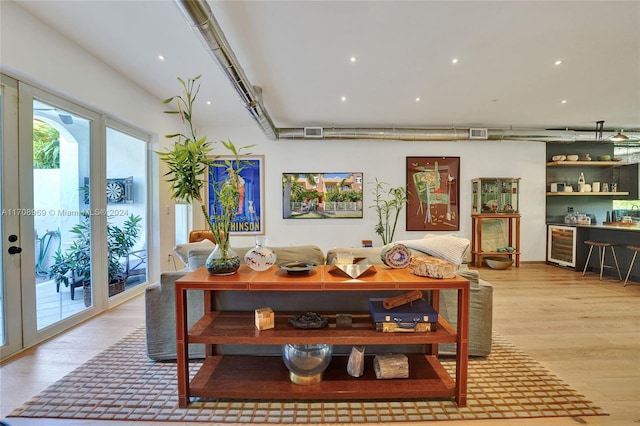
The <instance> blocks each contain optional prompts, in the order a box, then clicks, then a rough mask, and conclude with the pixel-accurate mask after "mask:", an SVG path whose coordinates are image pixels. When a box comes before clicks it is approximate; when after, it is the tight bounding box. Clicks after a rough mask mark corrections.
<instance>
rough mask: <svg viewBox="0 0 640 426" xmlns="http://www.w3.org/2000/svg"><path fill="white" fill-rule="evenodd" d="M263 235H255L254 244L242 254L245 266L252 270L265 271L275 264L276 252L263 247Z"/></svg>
mask: <svg viewBox="0 0 640 426" xmlns="http://www.w3.org/2000/svg"><path fill="white" fill-rule="evenodd" d="M265 239H266V238H265V237H256V246H255V247H254V248H252V249H251V250H249V251H248V252H247V253H246V254H245V255H244V261H245V263H246V264H247V266H248V267H249V268H251V269H253V270H254V271H266V270H267V269H269V268H271V267H272V266H273V265H275V264H276V259H277V256H276V253H275V252H274V251H273V250H271V249H270V248H268V247H264V242H265Z"/></svg>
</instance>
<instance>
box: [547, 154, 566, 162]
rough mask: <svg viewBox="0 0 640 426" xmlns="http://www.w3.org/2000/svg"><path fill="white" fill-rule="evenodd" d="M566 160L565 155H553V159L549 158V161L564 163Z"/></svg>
mask: <svg viewBox="0 0 640 426" xmlns="http://www.w3.org/2000/svg"><path fill="white" fill-rule="evenodd" d="M566 159H567V156H566V155H554V156H553V157H551V161H564V160H566Z"/></svg>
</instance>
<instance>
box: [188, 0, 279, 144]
mask: <svg viewBox="0 0 640 426" xmlns="http://www.w3.org/2000/svg"><path fill="white" fill-rule="evenodd" d="M175 2H176V4H177V5H178V7H179V8H180V10H181V11H182V13H183V14H184V16H185V17H186V18H187V20H188V21H189V24H190V25H191V26H192V27H193V29H194V31H196V32H197V33H198V34H199V35H200V38H201V40H202V42H203V43H204V45H205V46H206V47H207V49H208V50H209V52H210V53H211V55H212V56H213V57H214V58H215V59H216V60H217V61H218V64H219V65H220V67H221V68H222V71H223V72H224V73H225V75H226V76H227V79H228V80H229V81H230V82H231V85H232V86H233V88H234V89H235V90H236V92H237V93H238V95H239V96H240V99H241V101H242V103H243V104H244V105H245V107H246V108H247V111H249V114H250V115H251V117H252V118H253V119H254V120H255V121H256V122H257V123H258V125H259V126H260V127H261V128H262V130H263V131H264V133H265V134H266V135H267V138H269V139H271V140H275V139H277V133H278V132H277V129H276V127H275V126H274V124H273V121H271V118H270V117H269V114H268V113H267V110H266V109H265V108H264V106H263V105H262V91H261V90H260V88H258V87H255V86H252V85H251V84H250V83H249V79H248V78H247V76H246V74H245V73H244V70H243V69H242V67H241V66H240V64H239V63H238V59H237V58H236V55H235V54H234V53H233V51H232V50H231V47H229V43H228V42H227V39H226V37H225V36H224V33H223V32H222V29H221V28H220V26H219V25H218V21H216V19H215V18H214V16H213V13H212V12H211V8H210V7H209V5H208V4H207V2H206V1H204V0H175Z"/></svg>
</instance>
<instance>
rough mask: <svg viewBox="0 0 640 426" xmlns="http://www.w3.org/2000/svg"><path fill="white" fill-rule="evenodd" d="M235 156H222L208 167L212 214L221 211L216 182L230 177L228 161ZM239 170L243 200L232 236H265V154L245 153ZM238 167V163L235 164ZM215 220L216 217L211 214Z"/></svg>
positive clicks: (208, 199) (234, 222)
mask: <svg viewBox="0 0 640 426" xmlns="http://www.w3.org/2000/svg"><path fill="white" fill-rule="evenodd" d="M233 158H234V157H232V156H224V155H223V156H219V157H216V159H215V160H214V164H213V165H211V166H209V171H208V174H207V177H208V183H207V206H208V213H209V216H210V217H212V216H213V213H212V212H214V211H216V210H218V211H219V210H220V204H219V203H218V201H217V200H216V191H215V188H214V185H222V184H224V182H226V180H227V179H228V177H229V170H228V167H227V165H226V162H225V160H227V161H229V160H233ZM240 159H241V161H242V170H241V171H240V179H241V184H242V186H241V188H240V200H239V205H238V210H237V212H236V216H235V217H234V218H233V222H232V223H231V231H230V232H231V235H264V233H265V231H264V156H262V155H259V156H248V155H245V156H242V157H241V158H240ZM233 167H234V169H235V166H233ZM212 219H213V217H212Z"/></svg>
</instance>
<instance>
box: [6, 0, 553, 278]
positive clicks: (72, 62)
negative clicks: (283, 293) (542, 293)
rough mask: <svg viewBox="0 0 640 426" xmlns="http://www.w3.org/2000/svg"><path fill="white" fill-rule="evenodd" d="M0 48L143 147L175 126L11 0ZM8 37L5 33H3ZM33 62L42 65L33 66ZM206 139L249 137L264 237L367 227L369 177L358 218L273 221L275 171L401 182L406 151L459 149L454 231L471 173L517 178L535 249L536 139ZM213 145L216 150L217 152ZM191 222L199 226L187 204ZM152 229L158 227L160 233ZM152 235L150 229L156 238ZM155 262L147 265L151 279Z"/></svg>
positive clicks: (158, 220) (10, 66) (169, 225)
mask: <svg viewBox="0 0 640 426" xmlns="http://www.w3.org/2000/svg"><path fill="white" fill-rule="evenodd" d="M1 19H2V21H1V24H2V34H3V35H5V37H2V38H1V39H0V43H1V44H0V49H1V50H0V51H1V52H2V56H1V57H0V58H1V60H2V64H1V65H2V71H3V72H5V73H8V74H10V75H11V76H14V77H17V78H18V79H22V80H25V81H27V82H31V83H37V84H38V85H40V86H41V87H43V88H45V89H50V90H52V91H54V92H56V93H61V94H63V95H65V96H68V97H69V98H70V99H71V100H76V101H78V102H79V103H82V104H84V105H86V106H89V107H92V108H95V109H96V110H98V111H100V112H105V113H108V114H109V115H111V116H113V117H115V118H118V119H120V120H122V121H124V122H126V123H130V124H131V125H132V126H135V127H138V128H140V129H143V130H145V129H146V131H148V132H150V133H152V134H153V144H152V146H151V147H150V150H153V149H158V144H159V138H158V135H163V134H166V133H170V132H171V131H173V130H175V126H176V123H175V121H174V120H173V119H172V118H175V117H171V116H167V115H165V114H163V113H162V110H163V108H162V105H161V104H160V102H159V101H160V100H159V99H157V98H155V97H154V96H152V95H150V94H149V93H147V92H146V91H144V90H142V89H141V88H140V87H138V86H136V85H135V84H133V82H131V81H130V80H128V79H126V78H124V77H123V76H122V75H121V74H119V73H118V72H116V71H115V70H113V69H112V68H110V67H108V66H106V65H105V64H104V63H102V62H101V61H99V60H98V59H97V58H95V57H94V56H93V55H91V54H90V53H89V52H87V51H85V50H83V49H81V48H80V47H79V46H78V45H77V44H75V43H74V42H73V41H71V40H69V39H67V38H65V37H63V36H62V35H60V34H59V33H57V32H55V31H53V30H51V29H50V28H49V27H47V26H46V25H44V24H43V23H42V22H40V21H38V20H36V19H34V18H33V17H32V16H31V15H29V14H27V13H26V12H25V11H24V10H23V9H22V8H20V7H19V6H16V5H15V4H13V3H12V2H3V5H2V16H1ZM8 34H9V35H10V36H6V35H8ZM43 63H48V64H52V66H46V67H43V66H42V64H43ZM200 134H207V135H209V137H210V138H211V139H213V140H219V139H227V138H229V139H231V140H233V141H234V142H235V143H236V145H240V146H241V145H247V144H253V143H255V144H257V146H256V147H255V148H254V149H253V153H254V154H264V155H265V169H266V176H265V194H266V197H265V198H266V199H265V204H266V214H265V216H266V217H265V219H266V227H265V229H266V235H267V244H270V245H293V244H302V243H315V244H318V245H319V246H321V247H322V248H323V249H325V250H326V249H329V248H331V247H335V246H358V245H359V244H360V241H361V240H362V239H373V240H374V242H375V243H376V244H379V243H380V240H379V238H378V237H377V236H376V235H375V234H374V232H373V227H374V224H375V218H374V215H373V210H372V209H371V208H369V206H371V200H372V196H371V190H372V187H371V186H370V185H366V186H365V212H364V213H365V217H364V219H349V220H347V219H345V220H340V219H335V220H325V221H319V220H308V221H306V220H304V221H302V220H298V221H294V220H283V219H282V195H281V194H282V190H281V174H282V172H304V171H310V170H313V171H328V172H337V171H358V172H363V173H364V180H365V183H366V182H371V181H373V180H374V178H376V177H377V178H378V179H380V180H382V181H385V182H388V183H390V184H391V185H393V186H398V185H402V184H404V183H405V166H404V164H405V157H407V156H440V155H442V156H459V157H460V166H461V173H460V190H461V194H460V200H461V211H460V219H461V226H460V231H459V232H458V233H459V234H460V235H463V236H466V237H469V238H470V228H471V224H470V203H471V185H470V180H471V179H472V178H474V177H496V176H512V177H521V178H522V181H521V191H522V192H521V213H522V224H523V225H522V236H521V240H522V252H523V255H522V260H523V261H541V260H544V258H545V225H544V223H545V198H544V193H545V192H544V186H545V145H544V144H543V143H539V142H530V143H527V142H510V141H506V142H475V141H474V142H469V141H464V142H396V141H270V140H268V139H266V138H265V137H264V135H263V134H262V132H261V130H260V129H259V128H258V127H257V126H251V127H246V128H227V129H206V128H204V127H202V128H201V129H200ZM220 153H223V152H220ZM150 156H151V158H152V161H151V167H152V168H151V170H150V173H151V174H152V176H154V178H155V179H156V180H155V181H154V182H151V184H152V187H151V201H150V203H151V212H150V217H149V219H150V223H151V226H152V229H151V235H150V246H149V248H150V251H151V255H152V257H153V256H155V258H156V265H158V264H159V265H160V268H161V269H170V268H171V267H172V265H169V264H168V263H167V262H166V258H167V254H168V253H170V252H171V251H172V248H173V245H174V233H173V219H174V217H173V214H174V213H173V212H174V209H173V202H172V200H170V197H169V195H168V192H167V190H166V188H167V186H166V184H164V183H162V182H160V179H159V178H158V176H160V175H161V173H162V172H163V171H162V170H161V171H160V172H159V171H158V168H161V169H162V167H161V166H159V165H158V161H157V159H156V158H155V155H154V154H153V153H151V152H150ZM194 211H195V215H196V216H195V217H194V224H195V225H194V227H195V228H203V224H202V221H201V218H200V217H199V210H197V209H194ZM404 228H405V220H404V215H401V218H400V221H399V226H398V231H397V233H396V239H409V238H419V237H421V236H422V234H423V233H422V232H406V231H404ZM160 230H163V232H162V235H160ZM159 236H160V238H158V237H159ZM233 244H234V245H236V246H240V245H253V238H252V237H235V238H234V241H233ZM156 271H157V268H153V270H152V275H151V278H152V279H154V278H155V277H157V275H156Z"/></svg>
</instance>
